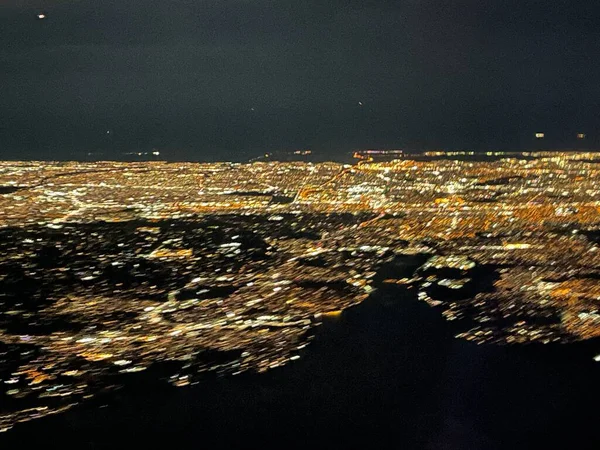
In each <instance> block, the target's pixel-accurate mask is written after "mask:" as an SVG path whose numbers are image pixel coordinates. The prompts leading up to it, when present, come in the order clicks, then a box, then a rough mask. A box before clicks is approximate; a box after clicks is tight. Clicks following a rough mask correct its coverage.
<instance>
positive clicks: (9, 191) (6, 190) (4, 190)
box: [0, 186, 23, 195]
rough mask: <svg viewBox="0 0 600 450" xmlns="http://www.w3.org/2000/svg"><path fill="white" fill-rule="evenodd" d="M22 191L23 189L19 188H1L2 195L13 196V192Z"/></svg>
mask: <svg viewBox="0 0 600 450" xmlns="http://www.w3.org/2000/svg"><path fill="white" fill-rule="evenodd" d="M21 189H23V188H22V187H17V186H0V195H3V194H12V193H13V192H17V191H20V190H21Z"/></svg>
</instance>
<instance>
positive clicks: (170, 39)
mask: <svg viewBox="0 0 600 450" xmlns="http://www.w3.org/2000/svg"><path fill="white" fill-rule="evenodd" d="M40 11H43V12H45V13H47V19H45V20H36V14H37V13H38V12H40ZM599 18H600V4H598V2H594V1H590V2H584V1H574V0H573V1H565V0H538V1H533V0H487V1H482V0H448V1H442V0H405V1H403V0H396V1H387V0H383V1H370V0H279V1H276V0H171V1H163V2H157V1H155V0H97V1H91V0H13V1H11V0H0V89H1V91H0V116H1V119H2V120H1V122H0V152H1V154H0V155H7V156H13V155H15V154H16V155H32V157H69V156H71V157H76V156H77V155H83V154H86V153H87V152H89V151H104V152H107V153H108V154H111V152H112V153H115V154H116V153H118V152H121V151H125V150H149V149H151V148H153V147H156V148H160V149H163V150H164V151H170V152H172V153H173V154H180V155H185V156H186V157H189V158H199V159H202V158H229V157H233V156H235V155H244V154H257V153H261V152H262V151H264V150H274V149H283V148H292V149H295V148H312V149H314V150H321V151H327V152H331V153H332V154H335V153H336V152H338V153H341V152H344V151H348V150H350V149H352V148H361V147H391V148H406V147H409V148H474V149H487V148H518V147H528V146H532V145H537V144H536V143H534V142H533V140H532V139H531V136H532V133H534V132H535V131H545V132H546V133H547V135H548V139H547V140H546V142H545V145H548V146H568V145H573V141H574V139H573V136H574V134H575V133H576V132H578V131H583V132H586V133H587V134H588V141H587V142H588V145H595V144H594V143H595V142H598V141H599V140H598V139H597V137H596V135H600V123H599V118H598V111H600V109H599V107H600V105H599V103H600V101H599V99H600V58H599V56H598V55H600V23H599V20H598V19H599ZM359 102H362V103H363V106H360V105H359ZM108 130H110V132H111V133H110V134H107V133H106V132H107V131H108Z"/></svg>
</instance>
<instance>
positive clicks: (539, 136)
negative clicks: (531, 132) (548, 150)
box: [535, 133, 546, 139]
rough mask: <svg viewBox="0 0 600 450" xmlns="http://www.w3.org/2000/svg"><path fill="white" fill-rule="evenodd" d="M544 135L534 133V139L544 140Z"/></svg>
mask: <svg viewBox="0 0 600 450" xmlns="http://www.w3.org/2000/svg"><path fill="white" fill-rule="evenodd" d="M545 136H546V135H545V134H544V133H535V137H536V139H544V137H545Z"/></svg>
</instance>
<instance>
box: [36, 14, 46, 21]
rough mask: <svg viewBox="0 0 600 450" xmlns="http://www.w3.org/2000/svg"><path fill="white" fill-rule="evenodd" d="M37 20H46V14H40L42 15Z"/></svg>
mask: <svg viewBox="0 0 600 450" xmlns="http://www.w3.org/2000/svg"><path fill="white" fill-rule="evenodd" d="M37 18H38V19H40V20H42V19H45V18H46V14H44V13H40V14H38V15H37Z"/></svg>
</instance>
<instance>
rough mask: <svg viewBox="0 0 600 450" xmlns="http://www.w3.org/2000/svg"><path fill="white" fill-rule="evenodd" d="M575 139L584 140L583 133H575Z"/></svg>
mask: <svg viewBox="0 0 600 450" xmlns="http://www.w3.org/2000/svg"><path fill="white" fill-rule="evenodd" d="M577 139H585V133H577Z"/></svg>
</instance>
